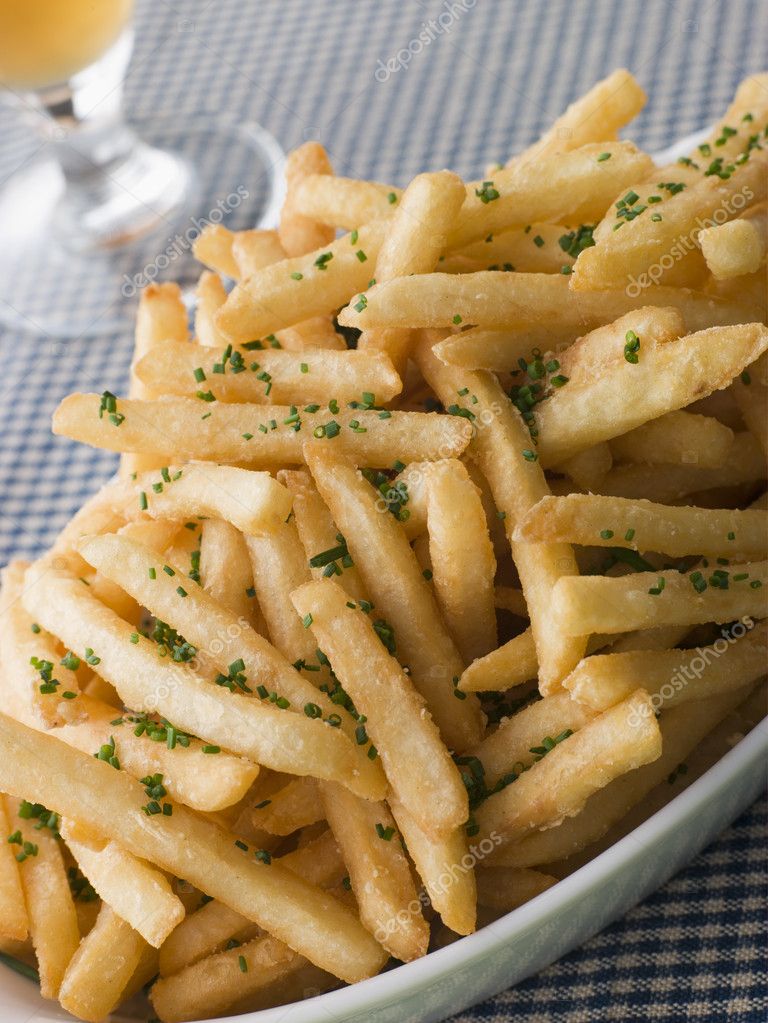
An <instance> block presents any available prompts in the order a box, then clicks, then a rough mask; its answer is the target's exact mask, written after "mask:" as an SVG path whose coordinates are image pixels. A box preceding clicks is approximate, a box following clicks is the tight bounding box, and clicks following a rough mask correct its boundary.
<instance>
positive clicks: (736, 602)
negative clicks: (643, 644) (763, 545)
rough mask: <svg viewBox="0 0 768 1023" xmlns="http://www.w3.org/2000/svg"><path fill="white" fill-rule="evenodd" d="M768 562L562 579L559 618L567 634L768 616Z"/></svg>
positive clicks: (555, 598) (556, 590)
mask: <svg viewBox="0 0 768 1023" xmlns="http://www.w3.org/2000/svg"><path fill="white" fill-rule="evenodd" d="M766 594H768V561H752V562H747V563H745V564H729V566H728V569H727V570H726V569H721V568H712V567H710V568H704V569H700V570H695V569H694V570H692V571H690V572H688V573H683V572H676V571H663V572H635V573H633V574H632V575H626V576H621V577H620V578H616V579H612V578H609V577H607V576H596V575H593V576H582V577H580V578H579V577H576V576H574V577H571V578H567V579H561V580H560V581H559V582H558V583H557V585H556V586H555V588H554V591H553V595H552V596H553V604H554V613H555V614H556V616H557V618H558V621H559V622H560V627H561V628H562V629H563V631H564V632H565V633H566V634H567V635H573V636H583V635H584V634H585V633H589V632H598V631H600V632H607V633H612V632H628V631H630V630H632V629H649V628H653V627H654V626H657V625H662V624H667V625H696V624H700V623H703V622H730V621H733V620H734V619H736V618H742V617H743V616H744V615H749V616H751V617H754V618H764V617H766V615H767V614H768V599H767V597H766Z"/></svg>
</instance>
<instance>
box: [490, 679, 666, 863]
mask: <svg viewBox="0 0 768 1023" xmlns="http://www.w3.org/2000/svg"><path fill="white" fill-rule="evenodd" d="M660 754H661V733H660V731H659V726H658V724H657V723H656V718H655V717H654V714H653V705H652V704H651V702H650V700H649V698H648V695H647V694H646V693H645V692H644V691H643V690H642V689H638V690H637V691H636V692H635V693H633V694H632V695H631V696H630V697H628V698H627V699H626V700H624V701H623V702H622V703H620V704H618V705H617V706H615V707H611V708H610V709H609V710H607V711H604V712H603V713H602V714H601V715H599V717H596V718H595V719H594V720H592V721H590V722H588V723H587V724H585V725H584V727H583V728H580V729H579V731H577V732H576V733H575V734H574V735H572V736H571V737H570V738H568V739H566V740H565V741H563V742H561V743H559V745H557V746H555V748H554V749H552V750H550V751H549V752H548V753H547V754H546V756H544V757H543V758H542V759H541V760H539V761H538V762H537V763H535V764H533V766H532V767H530V768H529V769H528V770H527V771H525V772H524V773H523V774H521V775H520V777H519V778H518V779H517V781H513V782H512V783H511V784H510V785H507V786H506V787H505V788H503V789H502V790H501V791H500V792H497V793H495V794H493V795H490V796H489V797H488V798H487V799H486V800H485V802H484V803H482V804H481V806H480V807H479V808H478V810H477V811H476V814H475V816H476V819H477V823H478V825H479V827H480V835H481V836H483V837H490V836H492V835H493V834H494V833H498V835H499V836H500V837H501V839H502V844H508V843H510V842H513V841H517V840H518V839H520V838H522V837H523V836H524V835H526V834H528V833H529V832H531V831H535V830H537V829H540V828H546V827H554V826H555V825H557V824H559V823H560V822H561V821H563V820H564V819H565V818H567V817H573V816H575V815H576V814H577V813H579V811H580V810H582V809H583V807H584V804H585V803H586V801H587V799H588V798H589V797H590V796H591V795H592V794H593V793H594V792H597V791H598V790H599V789H601V788H603V787H604V786H606V785H607V784H608V783H609V782H611V781H612V780H613V779H614V778H618V777H619V776H620V775H622V774H625V773H626V772H627V771H633V770H635V768H638V767H641V766H642V765H643V764H647V763H650V762H651V761H653V760H656V759H657V758H658V757H659V756H660Z"/></svg>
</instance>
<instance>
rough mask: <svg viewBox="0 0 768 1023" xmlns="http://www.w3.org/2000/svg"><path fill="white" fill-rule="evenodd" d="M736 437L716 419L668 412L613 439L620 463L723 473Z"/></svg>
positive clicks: (613, 449)
mask: <svg viewBox="0 0 768 1023" xmlns="http://www.w3.org/2000/svg"><path fill="white" fill-rule="evenodd" d="M733 436H734V434H733V430H731V429H729V428H728V427H727V426H725V425H724V424H723V423H721V422H720V421H719V420H718V419H715V417H714V416H699V415H694V414H693V413H692V412H684V411H682V410H679V411H675V412H667V413H665V414H664V415H662V416H659V418H658V419H651V420H650V421H649V422H647V423H643V425H642V426H637V427H635V429H634V430H630V431H629V432H628V433H625V434H622V436H620V437H613V438H612V439H611V442H610V450H611V453H612V455H613V458H614V459H615V460H616V461H617V462H644V463H646V464H649V465H659V464H660V465H698V466H700V467H701V468H703V469H719V468H720V467H721V466H723V465H725V464H726V463H727V461H728V456H729V455H730V452H731V448H732V447H733ZM608 468H610V465H609V466H608ZM606 471H607V470H606Z"/></svg>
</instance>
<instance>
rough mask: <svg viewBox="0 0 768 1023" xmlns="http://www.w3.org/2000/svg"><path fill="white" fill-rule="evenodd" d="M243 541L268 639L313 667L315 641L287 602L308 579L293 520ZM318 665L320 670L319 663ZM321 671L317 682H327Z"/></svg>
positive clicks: (288, 657)
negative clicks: (264, 533) (263, 534)
mask: <svg viewBox="0 0 768 1023" xmlns="http://www.w3.org/2000/svg"><path fill="white" fill-rule="evenodd" d="M246 544H247V547H248V554H249V556H250V559H251V565H252V567H253V578H254V583H255V587H256V596H257V597H258V598H259V604H260V605H261V607H262V608H263V609H264V618H265V620H266V623H267V628H268V630H269V638H270V639H271V640H272V643H273V644H274V645H275V646H276V647H277V649H278V650H279V651H280V653H281V654H282V655H283V657H285V658H286V660H288V661H290V662H291V663H292V664H296V663H297V662H300V663H301V664H302V665H303V664H309V665H312V666H314V665H315V664H316V663H317V661H318V658H317V644H316V643H315V641H314V639H313V638H312V634H311V633H310V632H309V631H308V630H307V629H306V628H305V627H304V625H303V624H302V622H301V619H300V618H299V616H298V615H297V614H295V612H294V611H293V608H292V607H291V605H290V602H289V594H290V593H291V592H292V591H293V590H294V589H295V588H296V587H297V586H301V584H302V583H304V582H306V581H307V580H308V579H309V578H310V575H309V565H308V563H307V557H306V554H305V552H304V547H303V546H302V543H301V540H300V539H299V533H298V530H297V528H296V524H295V522H293V521H289V522H283V523H282V524H281V526H280V528H279V529H276V530H275V531H274V532H273V533H271V534H270V535H269V536H261V537H249V538H248V539H247V541H246ZM318 667H319V668H320V669H322V666H321V665H318ZM321 674H322V676H323V677H322V678H320V677H318V680H317V685H319V684H320V682H323V681H327V676H326V675H325V673H324V672H322V670H321Z"/></svg>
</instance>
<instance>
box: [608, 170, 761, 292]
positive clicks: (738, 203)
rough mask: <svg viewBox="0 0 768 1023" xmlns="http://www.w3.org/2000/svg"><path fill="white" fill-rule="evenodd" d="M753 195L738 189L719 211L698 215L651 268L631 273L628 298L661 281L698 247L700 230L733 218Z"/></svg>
mask: <svg viewBox="0 0 768 1023" xmlns="http://www.w3.org/2000/svg"><path fill="white" fill-rule="evenodd" d="M754 197H755V196H754V192H753V191H752V189H751V188H748V187H746V186H745V187H744V188H742V189H741V191H740V192H736V193H735V194H734V195H732V196H729V198H727V199H724V200H723V202H722V203H721V205H720V206H718V208H717V209H716V210H713V212H712V216H711V217H705V218H703V219H702V218H701V217H697V218H696V226H695V227H694V228H692V229H691V230H690V231H689V232H688V233H687V234H681V235H680V236H679V237H678V238H676V239H675V241H674V244H673V245H672V246H671V248H670V249H668V251H667V252H665V253H663V254H662V255H661V256H660V257H659V259H658V260H657V262H655V263H651V265H650V266H649V267H648V269H647V270H645V271H644V272H643V273H641V274H640V275H639V276H638V277H634V276H632V275H630V277H629V284H628V285H627V286H626V288H625V289H624V293H625V294H626V296H627V297H628V298H637V297H638V295H640V294H641V293H642V292H643V291H645V289H646V288H650V287H651V286H652V285H654V284H658V283H659V281H660V280H661V278H662V276H663V275H664V271H665V270H670V269H671V268H672V267H673V266H674V265H675V263H679V262H680V260H681V259H683V258H684V257H685V256H687V255H688V254H689V253H690V252H693V251H694V250H695V249H697V248H698V247H699V244H698V237H699V231H703V230H705V229H706V228H708V227H718V226H719V225H720V224H724V223H725V222H726V221H727V220H732V219H733V217H734V216H735V215H736V214H737V213H739V212H740V211H741V210H743V209H744V207H745V206H748V205H749V203H750V202H751V201H752V200H753V199H754Z"/></svg>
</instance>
